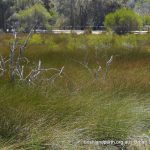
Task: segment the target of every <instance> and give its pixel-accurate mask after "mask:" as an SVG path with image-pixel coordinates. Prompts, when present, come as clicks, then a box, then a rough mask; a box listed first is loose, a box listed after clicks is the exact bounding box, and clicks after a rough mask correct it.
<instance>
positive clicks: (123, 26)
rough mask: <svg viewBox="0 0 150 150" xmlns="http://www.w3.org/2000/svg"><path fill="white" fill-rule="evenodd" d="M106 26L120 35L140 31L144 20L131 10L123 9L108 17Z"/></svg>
mask: <svg viewBox="0 0 150 150" xmlns="http://www.w3.org/2000/svg"><path fill="white" fill-rule="evenodd" d="M104 25H105V26H106V27H107V28H108V29H109V28H110V29H112V30H113V31H115V32H116V33H118V34H124V33H127V32H130V31H133V30H139V29H140V27H141V26H142V18H141V17H140V16H139V15H137V14H136V13H135V12H133V11H132V10H130V9H126V8H122V9H119V10H117V11H116V12H114V13H110V14H108V15H106V17H105V21H104Z"/></svg>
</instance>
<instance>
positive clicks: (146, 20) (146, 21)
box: [144, 15, 150, 25]
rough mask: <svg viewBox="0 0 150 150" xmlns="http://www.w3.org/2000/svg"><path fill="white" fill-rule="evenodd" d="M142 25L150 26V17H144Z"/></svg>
mask: <svg viewBox="0 0 150 150" xmlns="http://www.w3.org/2000/svg"><path fill="white" fill-rule="evenodd" d="M144 25H150V15H146V16H144Z"/></svg>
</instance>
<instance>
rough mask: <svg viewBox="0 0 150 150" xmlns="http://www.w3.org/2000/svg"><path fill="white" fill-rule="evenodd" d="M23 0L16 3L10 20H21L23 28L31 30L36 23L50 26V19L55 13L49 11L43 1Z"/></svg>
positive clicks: (40, 25)
mask: <svg viewBox="0 0 150 150" xmlns="http://www.w3.org/2000/svg"><path fill="white" fill-rule="evenodd" d="M28 1H31V0H22V2H21V1H18V3H16V6H15V7H16V11H15V13H14V14H13V15H12V16H11V17H10V21H12V20H14V21H19V23H20V26H21V28H22V29H23V30H24V29H25V30H26V31H29V30H30V29H31V28H32V27H33V26H34V25H35V24H37V26H38V28H39V27H40V28H42V29H43V28H44V29H46V28H49V27H50V19H52V17H53V14H52V13H51V12H50V10H49V11H48V10H47V9H46V8H45V7H44V4H43V3H42V1H37V0H34V1H33V0H32V1H31V2H30V3H28Z"/></svg>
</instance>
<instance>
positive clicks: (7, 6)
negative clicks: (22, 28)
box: [0, 0, 14, 30]
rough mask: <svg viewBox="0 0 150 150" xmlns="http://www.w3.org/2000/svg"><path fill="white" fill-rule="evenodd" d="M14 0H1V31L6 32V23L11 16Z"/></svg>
mask: <svg viewBox="0 0 150 150" xmlns="http://www.w3.org/2000/svg"><path fill="white" fill-rule="evenodd" d="M13 4H14V1H12V0H0V29H3V30H6V21H7V19H8V18H9V16H10V14H11V6H12V5H13Z"/></svg>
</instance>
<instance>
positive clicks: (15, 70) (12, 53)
mask: <svg viewBox="0 0 150 150" xmlns="http://www.w3.org/2000/svg"><path fill="white" fill-rule="evenodd" d="M33 28H34V27H33ZM33 28H32V29H31V31H30V32H29V34H28V35H27V37H26V39H25V41H24V42H23V44H22V45H19V46H18V42H17V32H16V29H15V28H14V29H13V42H12V43H10V50H9V58H8V59H6V60H5V58H3V56H0V76H1V77H2V76H4V75H5V72H9V79H10V81H11V82H14V81H15V78H16V79H17V80H19V81H26V82H28V83H30V84H33V81H35V80H36V79H37V78H38V76H39V75H40V74H41V73H42V72H47V71H55V74H54V75H53V76H51V77H50V78H49V80H50V79H51V80H52V83H54V82H55V80H56V79H57V78H58V77H61V75H62V74H63V71H64V66H63V67H62V68H61V69H57V68H42V67H41V64H42V62H41V61H40V60H39V62H38V64H37V66H36V67H35V68H33V67H32V68H31V71H30V72H29V73H28V74H27V73H25V66H24V65H22V61H25V65H26V64H28V63H29V62H30V61H29V60H28V58H26V57H24V55H23V53H24V51H25V48H26V46H27V44H28V42H29V39H30V37H31V35H32V32H33ZM17 50H19V52H17ZM7 63H9V65H8V66H7ZM43 80H47V78H46V79H43Z"/></svg>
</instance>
